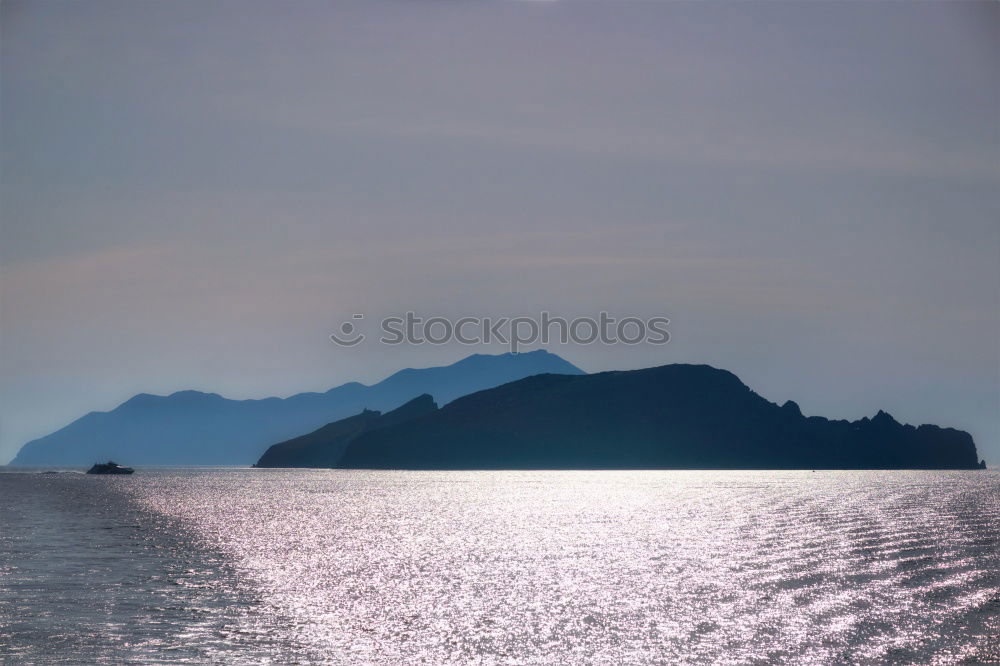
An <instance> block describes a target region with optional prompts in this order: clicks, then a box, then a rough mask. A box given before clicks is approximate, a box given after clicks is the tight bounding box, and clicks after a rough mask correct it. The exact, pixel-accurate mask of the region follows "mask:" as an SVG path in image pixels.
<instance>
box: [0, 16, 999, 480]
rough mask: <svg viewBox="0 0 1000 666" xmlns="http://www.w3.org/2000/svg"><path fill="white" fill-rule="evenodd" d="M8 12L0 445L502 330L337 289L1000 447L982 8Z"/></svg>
mask: <svg viewBox="0 0 1000 666" xmlns="http://www.w3.org/2000/svg"><path fill="white" fill-rule="evenodd" d="M0 7H2V9H0V11H2V35H0V57H2V60H0V65H2V115H0V122H2V151H3V152H2V157H3V164H2V168H3V171H2V192H0V194H2V211H0V212H2V229H0V462H2V461H3V460H6V459H8V458H10V457H12V456H13V454H14V453H15V451H16V450H17V448H19V447H20V445H21V444H23V443H24V442H25V441H26V440H28V439H30V438H33V437H37V436H40V435H43V434H46V433H48V432H50V431H52V430H54V429H56V428H57V427H61V426H63V425H65V424H66V423H68V422H69V421H71V420H73V419H74V418H76V417H78V416H80V415H82V414H84V413H85V412H88V411H91V410H106V409H110V408H113V407H114V406H115V405H117V404H118V403H119V402H121V401H123V400H124V399H126V398H128V397H129V396H130V395H132V394H133V393H136V392H139V391H147V392H154V393H168V392H171V391H174V390H177V389H181V388H198V389H204V390H212V391H217V392H220V393H223V394H224V395H227V396H231V397H260V396H265V395H288V394H290V393H293V392H297V391H301V390H324V389H326V388H329V387H331V386H334V385H336V384H339V383H342V382H344V381H348V380H355V379H356V380H361V381H366V382H369V381H373V380H377V379H381V378H382V377H383V376H385V375H387V374H389V373H390V372H391V371H393V370H396V369H398V368H400V367H404V366H423V365H432V364H441V363H447V362H451V361H453V360H456V359H457V358H459V357H461V356H462V355H464V354H467V353H472V352H473V351H479V352H493V353H496V352H500V351H503V350H502V349H501V348H499V347H497V348H471V349H470V348H464V347H429V346H423V347H392V348H387V347H384V346H379V345H378V344H368V343H365V344H363V345H360V346H359V347H355V348H352V349H341V348H338V347H336V346H334V345H333V344H332V343H330V342H329V341H328V339H327V335H328V334H329V333H330V332H331V331H333V330H334V329H335V327H336V326H337V325H338V324H339V322H341V321H343V320H345V319H349V318H350V316H351V314H352V313H355V312H363V313H365V314H366V316H367V320H366V321H373V320H377V318H378V317H379V316H383V315H390V314H398V313H401V312H405V311H406V310H408V309H409V310H415V311H417V312H419V313H423V314H427V315H430V314H444V315H456V316H457V315H464V314H472V315H494V316H500V315H533V314H537V312H538V311H539V310H540V309H548V310H551V311H554V312H557V313H563V314H565V315H573V316H575V315H582V314H596V313H597V312H598V311H600V310H602V309H605V310H608V311H609V312H611V313H612V314H615V315H617V316H626V315H637V316H642V317H649V316H655V315H664V316H668V317H670V319H671V320H672V323H671V326H670V330H671V332H672V335H673V339H672V341H671V342H670V344H668V345H666V346H637V347H621V346H619V347H606V346H601V345H590V346H576V347H574V346H566V347H555V348H552V351H555V352H557V353H560V354H561V355H563V356H564V357H565V358H567V359H568V360H570V361H572V362H574V363H576V364H577V365H579V366H581V367H582V368H584V369H586V370H589V371H594V370H602V369H611V368H636V367H643V366H649V365H658V364H662V363H669V362H680V361H685V362H707V363H712V364H714V365H717V366H721V367H725V368H727V369H730V370H732V371H734V372H736V373H737V374H738V375H739V376H740V377H741V378H742V379H743V380H744V381H745V382H746V383H747V384H748V385H749V386H750V387H751V388H753V389H755V390H756V391H758V392H759V393H761V394H762V395H763V396H764V397H766V398H768V399H770V400H774V401H777V402H781V401H784V400H786V399H789V398H792V399H795V400H796V401H797V402H799V404H800V405H801V407H802V409H803V411H804V412H805V413H806V414H821V415H824V416H830V417H837V418H851V419H854V418H860V417H861V416H865V415H872V414H874V413H875V411H876V410H878V409H880V408H882V409H886V410H888V411H890V412H891V413H892V414H894V415H895V416H896V417H897V418H898V419H900V420H902V421H907V422H911V423H923V422H931V423H939V424H943V425H952V426H956V427H961V428H963V429H966V430H969V431H970V432H971V433H972V434H973V436H974V437H975V438H976V441H977V444H978V445H979V447H980V451H982V452H983V453H984V454H985V455H986V457H987V459H988V461H989V462H991V463H993V464H997V463H1000V223H998V220H1000V195H998V192H1000V132H998V129H1000V125H998V123H1000V121H998V119H1000V4H997V3H994V2H983V3H963V2H956V3H943V2H941V3H928V2H924V3H895V2H893V3H888V2H885V3H862V2H850V3H847V2H843V3H836V2H824V3H807V2H797V3H782V2H767V3H764V2H761V3H753V2H741V3H733V4H726V3H705V4H694V3H681V2H620V1H608V2H587V1H580V2H575V1H572V0H569V1H564V2H486V1H470V2H439V1H432V2H417V1H414V0H407V1H400V2H371V1H364V2H343V3H331V2H326V1H324V2H315V3H312V2H303V1H301V0H296V1H295V2H276V1H275V2H267V3H261V2H247V1H245V0H239V1H238V2H218V1H215V2H205V1H203V0H198V1H197V2H185V1H183V0H171V1H170V2H134V1H133V0H127V1H123V2H105V1H103V0H92V1H89V2H69V1H68V0H61V1H58V2H54V1H53V2H48V1H40V0H32V1H29V2H23V1H17V0H4V1H3V3H2V6H0ZM126 462H127V461H126Z"/></svg>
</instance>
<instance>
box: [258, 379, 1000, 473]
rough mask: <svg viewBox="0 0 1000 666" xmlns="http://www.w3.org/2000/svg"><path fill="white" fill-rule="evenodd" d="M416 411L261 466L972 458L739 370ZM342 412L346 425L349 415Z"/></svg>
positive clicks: (709, 464)
mask: <svg viewBox="0 0 1000 666" xmlns="http://www.w3.org/2000/svg"><path fill="white" fill-rule="evenodd" d="M432 404H433V403H432V402H431V400H430V398H429V397H427V398H425V399H422V402H420V403H419V406H420V408H419V409H418V408H415V409H413V412H412V418H408V419H402V418H400V417H402V416H404V415H396V416H393V419H392V420H395V421H397V422H395V423H389V422H388V421H386V422H384V423H383V424H382V425H381V427H372V426H373V425H375V426H377V424H378V419H380V418H383V419H389V417H390V416H391V415H392V414H391V413H390V414H387V415H385V417H381V416H379V415H377V414H373V413H362V414H360V415H358V416H355V417H352V419H353V420H352V419H347V420H346V421H341V422H339V423H334V424H330V425H328V426H326V427H325V428H323V429H320V430H318V431H316V432H314V433H311V434H310V435H307V436H305V437H300V438H298V439H295V440H292V441H290V442H285V443H283V444H279V445H276V446H274V447H272V448H271V449H270V450H269V451H268V453H267V455H266V456H265V457H264V458H262V459H261V460H260V461H259V463H258V465H259V466H261V467H269V466H323V467H338V468H356V469H357V468H366V469H976V468H981V467H984V466H985V465H984V463H982V462H980V461H979V459H978V457H977V454H976V447H975V444H974V443H973V441H972V437H971V436H970V435H969V434H968V433H966V432H962V431H960V430H954V429H951V428H940V427H938V426H934V425H922V426H919V427H914V426H910V425H902V424H900V423H898V422H897V421H896V420H895V419H893V418H892V417H891V416H889V415H888V414H886V413H885V412H882V411H879V412H878V413H877V414H876V415H875V417H874V418H870V419H869V418H867V417H866V418H863V419H861V420H858V421H853V422H851V421H843V420H841V421H833V420H828V419H825V418H823V417H819V416H810V417H806V416H803V415H802V413H801V411H800V410H799V407H798V405H796V404H795V403H794V402H791V401H789V402H786V403H785V404H784V405H781V406H778V405H776V404H774V403H772V402H769V401H767V400H765V399H764V398H762V397H760V396H759V395H757V394H756V393H754V392H753V391H751V390H750V389H749V388H748V387H747V386H745V385H744V384H743V383H742V382H741V381H740V380H739V379H738V378H737V377H736V376H735V375H734V374H732V373H730V372H727V371H725V370H719V369H716V368H713V367H710V366H707V365H683V364H676V365H665V366H661V367H656V368H648V369H645V370H633V371H621V372H603V373H599V374H592V375H577V376H570V375H555V374H544V375H538V376H533V377H529V378H526V379H521V380H519V381H515V382H512V383H509V384H505V385H503V386H500V387H497V388H492V389H488V390H484V391H479V392H477V393H473V394H471V395H467V396H465V397H463V398H459V399H458V400H455V401H454V402H452V403H450V404H448V405H446V406H444V407H443V408H441V409H433V408H432ZM348 422H350V423H348Z"/></svg>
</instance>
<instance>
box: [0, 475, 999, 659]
mask: <svg viewBox="0 0 1000 666" xmlns="http://www.w3.org/2000/svg"><path fill="white" fill-rule="evenodd" d="M998 515H1000V473H998V471H997V470H995V469H991V470H986V471H973V472H863V471H862V472H857V471H848V472H808V471H803V472H770V471H724V472H696V471H694V472H692V471H677V472H671V471H664V472H648V471H646V472H439V473H435V472H364V471H360V472H345V471H333V470H329V471H322V470H242V469H240V470H233V469H226V470H221V469H200V470H191V469H188V470H169V469H164V470H155V471H148V470H140V472H139V473H137V475H136V476H134V477H125V478H113V477H88V476H84V475H79V474H61V475H38V474H29V473H23V472H18V473H5V474H2V475H0V518H2V526H3V529H2V530H0V571H2V574H3V575H2V577H0V653H2V654H5V655H7V658H8V659H9V660H10V661H11V662H12V663H33V662H47V663H48V662H52V661H56V660H62V661H65V662H88V663H122V662H143V661H150V660H159V661H163V660H170V661H172V662H184V661H186V662H192V663H204V662H212V661H214V662H226V663H261V662H267V661H273V662H282V663H287V662H299V663H324V662H325V663H345V662H354V663H378V664H399V663H485V664H564V663H588V664H590V663H628V664H650V663H661V664H676V663H712V664H716V663H733V664H736V663H739V664H745V663H765V662H771V663H872V662H879V663H883V662H889V663H955V662H957V661H961V660H963V659H964V660H967V661H968V663H979V662H987V661H990V660H993V659H997V658H998V656H1000V650H998V640H997V638H996V637H997V635H1000V522H998V521H997V516H998Z"/></svg>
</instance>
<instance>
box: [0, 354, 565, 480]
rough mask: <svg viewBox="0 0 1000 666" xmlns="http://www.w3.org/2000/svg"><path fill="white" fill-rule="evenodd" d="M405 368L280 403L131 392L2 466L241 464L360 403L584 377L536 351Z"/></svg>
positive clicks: (382, 405) (446, 396) (378, 404)
mask: <svg viewBox="0 0 1000 666" xmlns="http://www.w3.org/2000/svg"><path fill="white" fill-rule="evenodd" d="M470 359H471V360H470ZM406 370H407V371H409V372H405V371H397V372H394V373H392V374H390V375H389V376H388V377H386V378H385V379H383V380H381V381H379V382H376V383H374V384H371V385H365V384H362V383H360V382H346V383H343V384H340V385H338V386H334V387H332V388H330V389H329V390H327V391H325V392H322V393H320V392H303V393H296V394H293V395H291V396H288V397H287V398H278V397H266V398H248V399H244V400H232V399H229V398H225V397H223V396H221V395H219V394H218V393H210V392H204V391H195V390H190V389H186V390H181V391H175V392H173V393H171V394H169V395H154V394H151V393H139V394H136V395H134V396H132V397H131V398H129V399H127V400H125V401H124V402H122V403H120V404H119V405H117V406H116V407H114V408H113V409H111V410H108V411H103V412H102V411H93V412H88V413H87V414H85V415H83V416H81V417H80V418H78V419H76V420H74V421H73V422H71V423H69V424H68V425H66V426H64V427H63V428H60V429H58V430H56V431H54V432H52V433H50V434H49V435H45V436H44V437H40V438H37V439H34V440H32V441H30V442H28V443H26V444H24V445H23V446H22V447H21V449H20V450H19V451H18V453H17V455H16V456H15V457H14V459H13V460H12V461H11V463H10V464H11V465H81V466H86V465H90V464H92V463H93V462H94V460H108V459H115V460H123V461H127V462H128V464H130V465H171V464H173V465H250V464H252V463H253V462H255V461H256V460H257V459H258V458H259V456H260V455H261V454H262V453H263V452H264V451H265V450H266V448H267V447H268V446H270V445H271V444H273V443H274V442H276V441H282V440H285V439H288V438H291V437H295V436H298V435H301V434H303V433H308V432H310V431H312V430H314V429H316V428H318V427H320V426H322V425H324V424H327V423H330V422H331V421H335V420H338V419H341V418H344V417H346V416H349V415H351V414H354V413H356V412H358V411H360V410H362V409H364V408H366V407H370V408H375V409H383V410H391V409H394V408H396V407H398V406H400V405H402V404H403V403H405V402H407V401H408V400H410V399H412V398H413V397H415V396H418V395H420V394H423V393H430V394H432V395H434V397H435V399H437V400H438V402H439V403H440V404H445V403H447V402H450V401H451V400H454V399H456V398H458V397H460V396H461V395H464V394H466V393H469V392H472V391H476V390H481V389H483V388H489V387H491V386H497V385H500V384H503V383H507V382H509V381H512V380H514V379H519V378H521V377H524V376H528V375H531V374H536V373H538V372H547V371H553V370H557V371H560V372H566V373H583V371H582V370H580V369H579V368H577V367H576V366H574V365H573V364H571V363H569V362H568V361H566V360H565V359H563V358H561V357H559V356H558V355H556V354H552V353H550V352H547V351H545V350H537V351H533V352H524V353H519V354H510V353H506V354H496V355H486V354H474V355H471V356H467V357H465V358H463V359H460V360H458V361H456V362H455V363H452V364H450V365H444V366H433V367H429V368H408V369H406ZM401 372H405V374H403V375H400V373H401ZM137 447H139V448H137Z"/></svg>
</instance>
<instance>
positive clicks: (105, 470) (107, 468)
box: [87, 460, 135, 474]
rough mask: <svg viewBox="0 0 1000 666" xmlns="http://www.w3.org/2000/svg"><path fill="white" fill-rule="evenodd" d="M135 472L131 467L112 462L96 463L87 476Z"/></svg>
mask: <svg viewBox="0 0 1000 666" xmlns="http://www.w3.org/2000/svg"><path fill="white" fill-rule="evenodd" d="M133 472H135V470H134V469H132V468H131V467H122V466H121V465H119V464H118V463H116V462H114V461H112V460H109V461H108V462H106V463H95V464H94V466H93V467H91V468H90V469H88V470H87V474H132V473H133Z"/></svg>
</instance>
